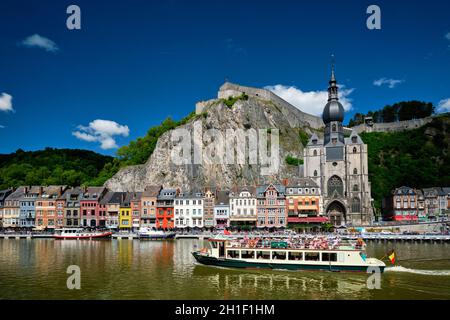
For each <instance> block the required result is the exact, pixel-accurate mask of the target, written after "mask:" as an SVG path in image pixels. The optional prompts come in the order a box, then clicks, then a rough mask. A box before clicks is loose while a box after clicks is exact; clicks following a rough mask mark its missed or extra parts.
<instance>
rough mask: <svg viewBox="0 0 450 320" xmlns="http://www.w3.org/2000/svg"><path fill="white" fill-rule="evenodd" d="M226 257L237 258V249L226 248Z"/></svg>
mask: <svg viewBox="0 0 450 320" xmlns="http://www.w3.org/2000/svg"><path fill="white" fill-rule="evenodd" d="M227 258H239V251H238V250H227Z"/></svg>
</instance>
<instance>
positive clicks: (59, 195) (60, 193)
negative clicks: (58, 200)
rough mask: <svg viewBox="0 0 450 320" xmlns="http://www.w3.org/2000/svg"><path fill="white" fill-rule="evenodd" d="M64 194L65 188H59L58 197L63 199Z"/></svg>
mask: <svg viewBox="0 0 450 320" xmlns="http://www.w3.org/2000/svg"><path fill="white" fill-rule="evenodd" d="M62 192H63V187H61V186H60V187H59V188H58V197H61V196H62Z"/></svg>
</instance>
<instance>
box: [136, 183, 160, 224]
mask: <svg viewBox="0 0 450 320" xmlns="http://www.w3.org/2000/svg"><path fill="white" fill-rule="evenodd" d="M161 190H162V186H148V187H146V188H145V190H144V192H143V193H142V196H141V221H140V226H141V227H150V228H154V227H156V202H157V197H158V195H159V193H160V192H161Z"/></svg>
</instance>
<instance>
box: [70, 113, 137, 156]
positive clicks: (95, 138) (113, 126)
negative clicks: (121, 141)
mask: <svg viewBox="0 0 450 320" xmlns="http://www.w3.org/2000/svg"><path fill="white" fill-rule="evenodd" d="M129 134H130V129H129V128H128V126H124V125H120V124H118V123H117V122H115V121H111V120H101V119H97V120H94V121H92V122H90V123H89V126H87V127H85V126H81V125H80V126H78V130H77V131H74V132H72V135H73V136H75V137H77V138H78V139H80V140H83V141H87V142H100V148H102V149H104V150H107V149H115V148H118V146H117V144H116V140H115V139H114V136H123V137H128V135H129Z"/></svg>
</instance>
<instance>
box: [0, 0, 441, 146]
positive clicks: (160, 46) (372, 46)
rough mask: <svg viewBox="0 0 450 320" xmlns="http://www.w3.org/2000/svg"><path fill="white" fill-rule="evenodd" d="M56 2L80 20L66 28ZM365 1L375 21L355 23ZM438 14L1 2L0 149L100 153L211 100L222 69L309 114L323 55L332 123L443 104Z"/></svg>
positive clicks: (432, 7)
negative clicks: (333, 79)
mask: <svg viewBox="0 0 450 320" xmlns="http://www.w3.org/2000/svg"><path fill="white" fill-rule="evenodd" d="M70 4H76V5H78V6H79V7H80V8H81V27H82V29H81V30H68V29H67V28H66V19H67V16H68V15H67V14H66V8H67V7H68V6H69V5H70ZM370 4H377V5H379V6H380V8H381V30H368V29H367V27H366V19H367V17H368V14H366V9H367V7H368V6H369V5H370ZM449 12H450V4H449V2H448V1H445V0H430V1H406V0H404V1H361V0H359V1H356V0H355V1H337V0H335V1H320V2H319V1H314V2H312V1H308V2H306V1H293V0H292V1H285V0H279V1H276V2H274V1H262V0H260V1H234V0H228V1H181V0H180V1H178V0H169V1H137V0H128V1H119V0H118V1H92V0H91V1H84V0H83V1H82V0H71V1H63V0H53V1H51V0H47V1H31V0H30V1H22V0H14V1H13V0H2V1H1V3H0V30H1V33H2V37H1V40H0V55H1V56H0V58H1V59H0V71H1V76H0V137H1V138H2V139H1V140H0V153H9V152H13V151H15V150H16V149H18V148H22V149H24V150H37V149H42V148H45V147H58V148H63V147H64V148H83V149H90V150H94V151H97V152H101V153H104V154H114V152H115V150H116V149H115V147H117V146H122V145H125V144H127V143H128V142H129V141H130V140H132V139H135V138H137V137H139V136H143V135H145V133H146V131H147V130H148V129H149V128H150V127H151V126H153V125H155V124H158V123H160V122H161V121H162V120H163V119H164V118H166V117H167V116H169V115H170V116H172V117H173V118H175V119H180V118H182V117H184V116H185V115H187V114H188V113H189V112H191V111H192V110H193V109H194V105H195V103H196V102H197V101H199V100H205V99H210V98H213V97H215V96H216V94H217V89H218V87H219V86H220V85H221V84H222V83H223V82H224V79H225V78H228V79H229V80H230V81H232V82H236V83H239V84H242V85H248V86H254V87H267V86H269V87H270V88H272V89H273V90H278V91H277V92H278V93H279V94H280V95H285V97H289V99H292V101H293V102H298V103H302V104H304V106H301V108H302V107H303V108H304V109H306V111H310V112H316V113H317V112H320V110H321V109H322V106H323V104H324V103H325V101H323V103H322V100H323V91H324V90H325V89H326V87H327V81H328V78H329V68H330V65H329V64H330V54H332V53H334V54H335V56H336V74H337V80H338V82H339V84H340V85H343V90H342V92H343V93H344V97H343V98H345V99H344V101H345V105H346V107H347V108H348V109H349V111H348V112H347V114H346V119H345V122H347V121H348V119H349V118H350V117H351V116H352V115H353V114H354V113H355V112H366V111H367V110H369V109H372V110H374V109H378V108H381V107H383V106H384V105H386V104H391V103H395V102H398V101H401V100H410V99H420V100H425V101H431V102H433V103H434V104H435V105H436V106H438V105H439V103H441V105H442V106H443V107H444V106H447V105H448V107H449V108H450V100H446V99H449V98H450V80H449V79H450V76H449V75H450V19H449V16H448V15H449ZM33 35H38V36H35V37H34V38H33V37H32V36H33ZM30 37H31V38H30ZM27 44H28V45H27ZM380 79H386V81H384V82H383V81H379V82H378V83H379V84H380V83H381V82H382V83H383V84H381V85H380V86H377V85H374V82H375V81H377V80H380ZM390 80H398V82H395V81H394V82H392V81H391V82H389V81H390ZM389 83H391V84H392V85H391V87H389ZM95 120H106V121H95ZM74 132H79V133H80V134H79V135H78V138H77V137H76V136H75V135H74V134H73V133H74ZM82 134H85V136H82ZM89 137H91V138H89ZM92 137H93V138H92ZM80 138H81V139H80ZM83 138H84V139H83ZM111 139H112V141H111ZM86 140H88V141H86ZM90 140H92V141H90ZM93 140H95V141H93Z"/></svg>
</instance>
